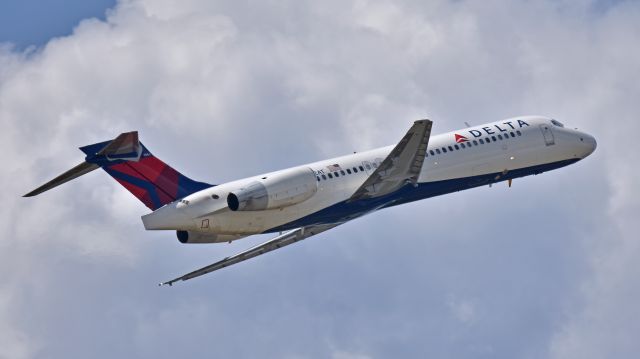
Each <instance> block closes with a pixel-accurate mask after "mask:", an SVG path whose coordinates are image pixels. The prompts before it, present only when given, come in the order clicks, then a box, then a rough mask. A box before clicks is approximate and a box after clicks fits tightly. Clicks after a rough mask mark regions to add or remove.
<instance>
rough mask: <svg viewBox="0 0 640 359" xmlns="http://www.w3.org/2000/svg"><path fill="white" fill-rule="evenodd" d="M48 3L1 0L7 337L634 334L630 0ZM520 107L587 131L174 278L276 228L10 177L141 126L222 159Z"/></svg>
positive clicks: (202, 346) (203, 158)
mask: <svg viewBox="0 0 640 359" xmlns="http://www.w3.org/2000/svg"><path fill="white" fill-rule="evenodd" d="M54 3H56V2H55V1H52V2H49V3H46V2H42V3H40V4H38V5H37V6H36V5H34V4H35V2H25V3H24V5H18V3H17V2H3V4H2V5H0V14H2V15H1V16H2V17H3V18H4V19H8V21H4V19H3V21H0V23H2V25H1V26H0V29H1V30H0V35H1V36H0V42H1V43H0V125H1V126H2V131H1V132H0V141H2V143H3V148H4V151H2V153H1V154H0V156H2V157H1V159H2V163H3V165H4V170H3V171H2V172H1V173H0V181H1V183H2V185H3V188H5V189H4V190H3V191H2V194H0V196H1V197H0V198H1V199H2V202H3V206H2V207H0V231H1V232H0V233H1V235H0V272H1V273H3V274H4V278H3V280H1V281H0V358H14V359H21V358H62V357H64V358H86V357H92V358H113V357H118V356H119V357H155V358H175V357H191V358H211V357H234V358H255V357H263V358H334V359H367V358H388V357H402V358H424V357H435V358H442V357H453V358H550V359H556V358H558V359H559V358H581V359H589V358H635V357H637V353H638V352H640V343H639V342H638V340H637V333H639V332H640V309H639V307H638V305H637V303H638V300H639V299H640V244H639V242H638V239H637V233H636V222H637V218H638V216H639V215H640V192H639V191H638V188H639V185H640V170H639V169H638V167H637V166H636V163H637V154H638V150H637V148H636V147H635V146H634V145H633V135H632V134H633V133H638V132H639V131H640V123H639V122H638V121H637V115H638V113H639V111H638V110H639V105H638V100H637V99H638V98H640V82H639V81H638V78H640V51H639V50H638V46H637V39H638V35H639V34H640V3H639V2H636V1H613V2H606V1H593V0H573V1H567V0H553V1H551V0H546V1H545V0H543V1H535V2H534V1H521V0H516V1H499V0H488V1H482V2H477V1H445V0H433V1H412V0H407V1H385V0H380V1H371V0H346V1H345V0H341V1H334V0H328V1H322V2H317V1H313V2H312V1H293V0H281V1H269V0H267V1H261V2H244V1H242V2H239V1H231V0H229V1H225V0H221V1H216V2H212V1H208V0H185V1H181V2H179V3H178V2H175V1H170V0H120V1H118V2H117V4H113V3H111V2H108V1H96V2H93V3H92V4H91V5H88V4H87V3H89V2H80V1H77V2H69V3H68V4H69V5H68V8H65V11H57V9H56V10H52V9H54V8H52V7H50V6H52V5H50V4H54ZM83 3H84V4H83ZM106 7H110V8H109V9H108V10H107V9H106ZM57 8H60V6H57ZM67 10H68V11H67ZM34 23H37V24H35V25H34ZM525 114H540V115H547V116H551V117H554V118H557V119H559V120H561V121H562V122H564V123H565V124H566V125H567V126H570V127H576V128H579V129H580V130H583V131H586V132H588V133H591V134H593V135H594V136H595V137H596V139H597V140H598V149H597V150H596V152H595V153H594V154H592V155H591V156H590V157H588V158H587V159H585V160H584V161H580V162H578V163H577V164H574V165H572V166H569V167H566V168H563V169H559V170H557V171H553V172H549V173H545V174H542V175H538V176H531V177H528V178H523V179H519V180H516V181H514V183H513V187H512V188H507V186H506V184H500V185H495V186H492V187H491V188H489V187H483V188H477V189H472V190H468V191H463V192H458V193H454V194H450V195H446V196H441V197H436V198H432V199H428V200H424V201H419V202H415V203H411V204H407V205H404V206H399V207H395V208H392V209H387V210H384V211H380V212H377V213H375V214H371V215H368V216H365V217H363V218H361V219H358V220H356V221H352V222H350V223H348V224H345V225H343V226H340V227H338V228H336V229H334V230H332V231H329V232H326V233H323V234H321V235H318V236H316V237H313V238H311V239H309V240H306V241H303V242H301V243H298V244H296V245H292V246H289V247H286V248H283V249H281V250H279V251H276V252H272V253H270V254H267V255H265V256H261V257H258V258H255V259H253V260H251V261H247V262H244V263H242V264H239V265H237V266H233V267H231V268H227V269H225V270H222V271H219V272H216V273H212V274H210V275H207V276H204V277H201V278H198V279H194V280H191V281H188V282H183V283H179V284H177V285H175V286H173V287H171V288H168V287H162V288H160V287H157V286H156V284H157V283H158V282H160V281H163V280H167V279H171V278H174V277H175V276H177V275H181V274H184V273H186V272H189V271H191V270H193V269H196V268H199V267H202V266H204V265H207V264H209V263H212V262H214V261H216V260H218V259H220V258H223V257H225V256H227V255H230V254H233V253H236V252H239V251H241V250H244V249H246V248H248V247H250V246H251V245H254V244H257V243H260V242H262V241H265V240H266V239H268V238H270V236H268V235H265V236H256V237H251V238H248V239H246V240H242V241H237V242H234V243H232V244H212V245H183V244H180V243H178V241H177V239H176V238H175V234H174V233H172V232H160V231H159V232H146V231H144V228H143V226H142V223H141V221H140V216H142V215H144V214H146V213H148V210H147V209H146V207H144V206H143V205H142V204H141V203H140V202H138V201H137V200H136V199H135V198H134V197H133V196H131V195H130V194H129V193H128V192H127V191H126V190H124V189H122V188H121V187H119V185H117V183H116V182H115V181H113V180H112V179H111V178H109V177H108V176H106V175H105V174H104V173H101V172H99V171H94V172H92V173H91V174H89V175H86V176H83V177H82V178H80V179H77V180H75V181H74V182H72V183H68V184H65V185H63V186H61V187H58V188H56V189H55V190H52V191H49V192H47V193H44V194H42V195H40V196H38V197H34V198H28V199H25V198H22V197H21V196H22V195H23V194H24V193H26V192H28V191H30V190H31V189H33V188H35V187H37V186H38V185H40V184H42V183H43V182H45V181H47V180H49V179H51V178H52V177H54V176H56V175H58V174H59V173H61V172H62V171H65V170H67V169H68V168H71V167H72V166H74V165H76V164H78V163H79V162H81V161H82V159H83V155H82V153H81V152H80V151H79V150H78V149H77V147H80V146H83V145H86V144H91V143H95V142H99V141H104V140H108V139H110V138H113V137H115V136H116V135H117V134H119V133H121V132H125V131H131V130H138V131H139V132H140V136H141V139H142V141H143V142H144V143H145V145H146V146H147V147H148V148H149V149H150V150H151V151H152V152H153V153H154V154H155V155H156V156H158V157H160V158H161V159H163V160H164V161H165V162H167V163H169V164H171V165H173V166H174V167H175V168H177V169H178V170H179V171H181V172H182V173H185V174H187V175H188V176H190V177H192V178H194V179H196V180H202V181H207V182H212V183H222V182H225V181H229V180H233V179H237V178H242V177H245V176H250V175H254V174H258V173H262V172H267V171H271V170H276V169H280V168H285V167H289V166H294V165H298V164H302V163H305V162H312V161H316V160H319V159H322V158H327V157H332V156H339V155H343V154H347V153H351V152H352V151H361V150H366V149H370V148H373V147H378V146H384V145H389V144H393V143H395V142H397V141H398V140H399V139H400V138H401V137H402V135H403V134H404V133H405V132H406V131H407V129H408V128H409V127H410V125H411V123H412V121H414V120H417V119H420V118H429V119H431V120H433V121H434V125H433V126H434V127H433V132H434V133H441V132H446V131H449V130H453V129H457V128H462V127H465V126H464V123H465V122H468V123H470V124H472V125H477V124H481V123H485V122H491V121H495V120H500V119H506V118H509V117H514V116H518V115H525Z"/></svg>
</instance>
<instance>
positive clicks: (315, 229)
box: [159, 223, 341, 286]
mask: <svg viewBox="0 0 640 359" xmlns="http://www.w3.org/2000/svg"><path fill="white" fill-rule="evenodd" d="M340 224H341V223H332V224H319V225H313V226H307V227H300V228H297V229H294V230H291V231H289V232H286V233H284V234H281V235H279V236H277V237H275V238H273V239H271V240H269V241H267V242H265V243H262V244H259V245H257V246H255V247H253V248H250V249H248V250H246V251H244V252H242V253H238V254H236V255H233V256H231V257H227V258H225V259H223V260H221V261H218V262H216V263H213V264H211V265H208V266H206V267H203V268H200V269H198V270H195V271H193V272H191V273H187V274H185V275H183V276H181V277H178V278H175V279H172V280H170V281H166V282H163V283H160V284H159V285H161V286H162V285H169V286H171V285H173V283H175V282H178V281H184V280H189V279H192V278H195V277H199V276H201V275H204V274H207V273H211V272H213V271H217V270H218V269H222V268H224V267H228V266H230V265H233V264H236V263H240V262H242V261H246V260H247V259H251V258H253V257H257V256H259V255H261V254H265V253H267V252H271V251H273V250H276V249H278V248H282V247H284V246H288V245H290V244H293V243H296V242H298V241H301V240H303V239H306V238H309V237H311V236H313V235H316V234H318V233H321V232H324V231H326V230H329V229H331V228H333V227H336V226H338V225H340Z"/></svg>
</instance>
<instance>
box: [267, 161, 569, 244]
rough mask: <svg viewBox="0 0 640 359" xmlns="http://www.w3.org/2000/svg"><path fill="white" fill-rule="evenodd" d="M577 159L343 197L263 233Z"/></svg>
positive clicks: (343, 216)
mask: <svg viewBox="0 0 640 359" xmlns="http://www.w3.org/2000/svg"><path fill="white" fill-rule="evenodd" d="M577 161H579V159H569V160H564V161H559V162H554V163H547V164H544V165H538V166H532V167H527V168H520V169H516V170H511V171H509V172H507V173H506V174H504V175H503V174H502V173H500V172H498V173H490V174H486V175H480V176H473V177H464V178H456V179H450V180H444V181H435V182H425V183H418V186H417V187H414V186H412V185H410V184H409V185H406V186H405V187H403V188H401V189H399V190H397V191H396V192H393V193H391V194H389V195H386V196H382V197H378V198H369V199H363V200H359V201H355V202H347V201H343V202H340V203H336V204H334V205H332V206H329V207H327V208H325V209H322V210H320V211H318V212H315V213H312V214H310V215H308V216H305V217H302V218H300V219H297V220H295V221H293V222H289V223H287V224H284V225H282V226H278V227H275V228H272V229H269V230H267V231H265V232H264V233H273V232H282V231H288V230H291V229H295V228H299V227H302V226H309V225H313V224H325V223H340V222H345V221H348V220H350V219H353V218H355V217H359V216H361V215H363V214H365V213H368V212H371V211H373V210H375V209H376V208H386V207H392V206H396V205H399V204H403V203H407V202H413V201H417V200H421V199H425V198H430V197H435V196H440V195H443V194H447V193H452V192H458V191H462V190H465V189H469V188H474V187H480V186H485V185H488V184H492V183H496V182H502V181H506V180H509V179H514V178H519V177H525V176H529V175H536V174H540V173H542V172H547V171H551V170H554V169H557V168H561V167H564V166H568V165H570V164H572V163H575V162H577Z"/></svg>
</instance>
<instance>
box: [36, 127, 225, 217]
mask: <svg viewBox="0 0 640 359" xmlns="http://www.w3.org/2000/svg"><path fill="white" fill-rule="evenodd" d="M80 150H82V152H84V153H85V154H86V155H87V156H86V157H85V162H83V163H81V164H79V165H77V166H76V167H74V168H72V169H71V170H69V171H67V172H65V173H63V174H61V175H60V176H58V177H56V178H54V179H53V180H51V181H49V182H47V183H45V184H44V185H42V186H40V187H38V188H36V189H35V190H33V191H31V192H29V193H27V194H26V195H24V196H25V197H31V196H35V195H37V194H40V193H42V192H44V191H47V190H50V189H51V188H54V187H56V186H59V185H61V184H63V183H65V182H67V181H70V180H72V179H74V178H76V177H79V176H82V175H83V174H86V173H89V172H91V171H93V170H95V169H97V168H99V167H101V168H102V169H103V170H105V171H106V172H107V173H108V174H109V175H111V177H113V178H115V180H116V181H118V182H119V183H120V184H121V185H122V186H124V187H125V188H126V189H127V190H129V192H131V193H132V194H133V195H134V196H136V197H137V198H138V199H139V200H140V201H142V203H144V204H145V205H146V206H147V207H149V208H150V209H151V210H156V209H158V208H160V207H162V206H164V205H165V204H167V203H171V202H173V201H175V200H178V199H180V198H183V197H186V196H188V195H190V194H192V193H194V192H198V191H200V190H203V189H205V188H209V187H212V186H213V185H210V184H208V183H204V182H197V181H194V180H192V179H190V178H188V177H187V176H185V175H183V174H181V173H180V172H178V171H176V170H175V169H173V168H172V167H171V166H169V165H167V164H166V163H164V162H162V161H161V160H160V159H158V158H157V157H155V156H154V155H152V154H151V152H149V150H147V148H146V147H145V146H144V145H143V144H142V143H140V141H138V132H136V131H134V132H127V133H123V134H121V135H120V136H118V137H116V138H115V139H114V140H112V141H105V142H100V143H95V144H92V145H88V146H84V147H80Z"/></svg>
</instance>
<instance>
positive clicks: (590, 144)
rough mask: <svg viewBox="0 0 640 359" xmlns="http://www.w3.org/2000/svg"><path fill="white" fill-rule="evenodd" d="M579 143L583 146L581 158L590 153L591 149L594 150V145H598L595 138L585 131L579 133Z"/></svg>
mask: <svg viewBox="0 0 640 359" xmlns="http://www.w3.org/2000/svg"><path fill="white" fill-rule="evenodd" d="M580 143H581V144H582V148H583V155H582V158H585V157H587V156H589V155H590V154H592V153H593V151H595V150H596V147H598V143H597V142H596V139H595V138H594V137H593V136H591V135H589V134H586V133H581V134H580Z"/></svg>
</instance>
